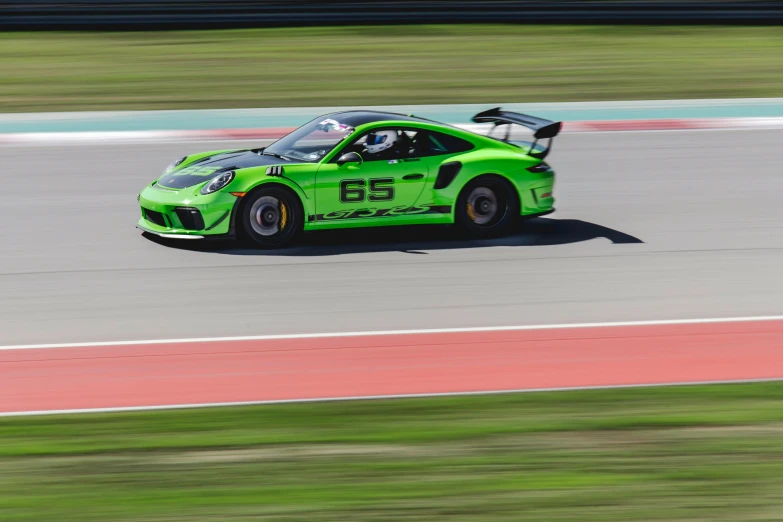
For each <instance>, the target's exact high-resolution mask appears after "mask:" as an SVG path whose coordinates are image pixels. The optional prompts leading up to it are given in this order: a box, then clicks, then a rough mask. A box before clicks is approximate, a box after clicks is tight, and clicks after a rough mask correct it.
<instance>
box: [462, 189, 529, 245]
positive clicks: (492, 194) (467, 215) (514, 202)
mask: <svg viewBox="0 0 783 522" xmlns="http://www.w3.org/2000/svg"><path fill="white" fill-rule="evenodd" d="M517 216H519V200H518V198H517V197H516V194H515V192H514V188H513V187H512V186H511V184H510V183H509V182H508V181H506V180H505V179H503V178H501V177H499V176H481V177H478V178H476V179H474V180H472V181H471V182H470V183H468V184H467V185H465V187H464V188H463V189H462V192H460V195H459V197H458V198H457V208H456V216H455V218H456V221H457V224H459V225H460V226H462V228H463V229H465V230H466V231H467V232H468V233H469V234H470V235H471V236H473V237H496V236H500V235H503V234H505V233H507V232H508V231H509V230H510V228H511V226H512V225H513V224H514V222H515V218H516V217H517Z"/></svg>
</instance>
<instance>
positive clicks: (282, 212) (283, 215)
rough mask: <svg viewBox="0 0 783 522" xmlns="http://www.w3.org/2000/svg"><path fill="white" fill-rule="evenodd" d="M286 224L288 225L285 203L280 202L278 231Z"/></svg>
mask: <svg viewBox="0 0 783 522" xmlns="http://www.w3.org/2000/svg"><path fill="white" fill-rule="evenodd" d="M286 223H288V208H287V207H286V206H285V203H283V202H280V230H283V229H284V228H285V225H286Z"/></svg>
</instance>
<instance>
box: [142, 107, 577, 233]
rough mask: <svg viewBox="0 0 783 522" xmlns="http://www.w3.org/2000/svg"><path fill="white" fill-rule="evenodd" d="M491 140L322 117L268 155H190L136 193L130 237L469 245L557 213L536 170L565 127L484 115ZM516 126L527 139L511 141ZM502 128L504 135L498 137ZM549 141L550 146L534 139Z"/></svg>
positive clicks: (549, 186)
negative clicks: (466, 238) (335, 235)
mask: <svg viewBox="0 0 783 522" xmlns="http://www.w3.org/2000/svg"><path fill="white" fill-rule="evenodd" d="M473 122H475V123H486V124H490V128H491V130H490V132H489V134H488V135H487V136H484V135H481V134H478V133H475V132H471V131H468V130H464V129H461V128H458V127H454V126H451V125H446V124H443V123H438V122H435V121H430V120H427V119H424V118H418V117H415V116H405V115H402V114H392V113H386V112H374V111H345V112H337V113H333V114H328V115H325V116H322V117H319V118H316V119H314V120H312V121H311V122H309V123H306V124H305V125H303V126H301V127H299V128H298V129H296V130H294V131H293V132H291V133H290V134H288V135H286V136H285V137H283V138H281V139H279V140H278V141H276V142H274V143H273V144H272V145H269V146H268V147H264V148H257V149H242V150H221V151H213V152H204V153H201V154H193V155H190V156H186V157H184V158H182V159H180V160H178V161H176V162H174V163H172V164H171V165H170V166H169V167H168V168H167V169H166V170H165V172H164V173H163V175H162V176H161V177H160V178H158V179H157V180H155V181H153V182H152V183H150V184H149V185H148V186H147V187H145V188H144V190H143V191H142V192H141V193H140V194H139V196H138V201H139V205H140V206H141V215H142V217H141V219H140V220H139V222H138V225H137V227H138V228H139V229H141V230H143V231H144V232H147V233H151V234H156V235H158V236H162V237H167V238H189V239H206V238H244V239H249V240H251V241H253V242H255V243H256V244H258V245H260V246H263V247H280V246H283V245H286V244H289V243H291V242H292V241H294V240H295V239H296V238H297V236H298V235H299V233H300V232H302V231H305V230H307V231H309V230H321V229H334V228H354V227H372V226H386V225H414V224H451V223H456V224H458V225H460V226H462V227H463V228H464V229H465V230H466V231H467V232H468V233H469V234H470V235H472V236H474V237H488V236H496V235H500V234H503V233H504V232H506V231H508V229H509V227H510V226H511V225H512V224H513V222H514V221H515V220H516V219H517V218H519V217H520V216H522V217H533V216H541V215H544V214H548V213H550V212H553V211H554V207H553V205H554V198H553V195H552V192H553V187H554V180H555V173H554V171H553V170H552V169H551V168H550V166H549V165H548V164H546V163H545V162H544V161H543V160H544V158H545V157H546V155H547V154H548V152H549V150H550V148H551V142H552V138H554V137H555V136H556V135H557V134H558V133H559V132H560V129H561V127H562V124H561V123H560V122H552V121H549V120H545V119H542V118H535V117H532V116H527V115H524V114H517V113H513V112H508V111H502V110H500V109H499V108H497V109H491V110H488V111H485V112H482V113H479V114H477V115H476V116H474V117H473ZM514 125H521V126H523V127H526V128H528V129H530V130H532V131H533V136H534V140H533V141H532V142H529V141H514V140H511V139H510V137H511V130H512V127H513V126H514ZM500 126H505V128H506V129H505V133H504V136H503V137H493V136H492V134H493V131H494V130H495V129H496V128H497V127H500ZM542 139H546V140H548V143H547V146H546V147H542V146H540V145H539V140H542Z"/></svg>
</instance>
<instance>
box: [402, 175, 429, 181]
mask: <svg viewBox="0 0 783 522" xmlns="http://www.w3.org/2000/svg"><path fill="white" fill-rule="evenodd" d="M423 177H424V174H406V175H405V176H403V177H402V179H404V180H409V179H421V178H423Z"/></svg>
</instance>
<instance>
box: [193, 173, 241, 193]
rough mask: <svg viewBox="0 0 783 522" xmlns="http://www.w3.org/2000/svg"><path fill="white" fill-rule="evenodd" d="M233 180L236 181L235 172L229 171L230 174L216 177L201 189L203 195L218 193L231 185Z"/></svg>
mask: <svg viewBox="0 0 783 522" xmlns="http://www.w3.org/2000/svg"><path fill="white" fill-rule="evenodd" d="M232 179H234V171H233V170H229V171H228V172H223V173H221V174H219V175H217V176H215V177H214V178H212V180H211V181H210V182H209V183H207V184H206V185H204V187H202V189H201V193H202V194H212V193H213V192H216V191H218V190H220V189H222V188H223V187H225V186H226V185H228V184H229V183H231V180H232Z"/></svg>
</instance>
